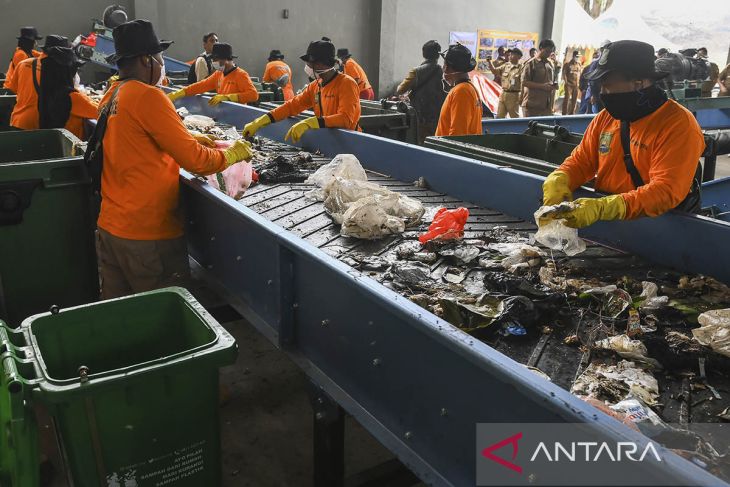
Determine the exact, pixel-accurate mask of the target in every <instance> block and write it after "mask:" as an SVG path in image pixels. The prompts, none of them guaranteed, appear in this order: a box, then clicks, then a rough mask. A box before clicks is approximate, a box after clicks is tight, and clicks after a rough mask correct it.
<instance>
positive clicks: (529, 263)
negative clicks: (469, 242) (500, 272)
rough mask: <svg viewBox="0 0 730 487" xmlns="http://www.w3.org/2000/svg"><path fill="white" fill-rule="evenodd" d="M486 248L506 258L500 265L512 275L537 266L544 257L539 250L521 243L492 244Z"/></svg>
mask: <svg viewBox="0 0 730 487" xmlns="http://www.w3.org/2000/svg"><path fill="white" fill-rule="evenodd" d="M488 248H489V249H490V250H496V251H497V252H499V253H500V254H503V255H506V256H507V257H505V258H504V259H502V261H501V262H500V264H501V265H502V267H504V268H505V269H507V270H508V271H509V272H512V273H515V272H517V271H518V270H519V269H528V268H530V267H537V266H539V265H540V263H541V262H542V258H543V257H544V256H545V254H544V253H543V252H542V250H540V249H539V248H537V247H533V246H532V245H528V244H526V243H522V242H514V243H513V242H507V243H492V244H489V247H488Z"/></svg>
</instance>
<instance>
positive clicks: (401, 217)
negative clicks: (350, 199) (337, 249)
mask: <svg viewBox="0 0 730 487" xmlns="http://www.w3.org/2000/svg"><path fill="white" fill-rule="evenodd" d="M422 215H423V205H421V203H420V202H419V201H416V200H414V199H413V198H409V197H407V196H401V195H399V194H397V193H394V192H392V191H388V192H387V193H386V194H373V195H371V196H367V197H365V198H360V199H359V200H357V201H355V202H354V203H351V204H350V205H349V207H348V208H347V211H345V213H344V214H343V215H342V229H341V230H340V233H341V234H342V235H343V236H345V237H357V238H363V239H368V240H372V239H377V238H382V237H384V236H386V235H392V234H396V233H402V232H403V231H404V230H405V229H406V227H407V226H409V225H413V224H415V223H417V222H419V221H420V219H421V216H422Z"/></svg>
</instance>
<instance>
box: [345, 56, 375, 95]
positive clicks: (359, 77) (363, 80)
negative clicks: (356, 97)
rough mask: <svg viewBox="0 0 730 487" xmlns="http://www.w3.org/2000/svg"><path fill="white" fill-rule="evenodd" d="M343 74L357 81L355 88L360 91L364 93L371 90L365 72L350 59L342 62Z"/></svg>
mask: <svg viewBox="0 0 730 487" xmlns="http://www.w3.org/2000/svg"><path fill="white" fill-rule="evenodd" d="M344 68H345V69H344V70H345V74H346V75H348V76H349V77H351V78H352V79H354V80H355V81H357V86H358V87H359V89H360V91H365V90H367V89H370V88H372V86H371V85H370V81H368V75H367V74H365V70H364V69H362V66H360V65H359V64H358V63H357V61H355V60H354V59H352V58H348V59H346V60H345V61H344Z"/></svg>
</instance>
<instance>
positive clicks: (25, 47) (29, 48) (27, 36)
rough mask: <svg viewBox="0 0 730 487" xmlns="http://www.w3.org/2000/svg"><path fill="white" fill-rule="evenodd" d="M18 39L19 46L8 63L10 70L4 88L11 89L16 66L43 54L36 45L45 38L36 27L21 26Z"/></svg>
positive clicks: (6, 73) (6, 74) (7, 72)
mask: <svg viewBox="0 0 730 487" xmlns="http://www.w3.org/2000/svg"><path fill="white" fill-rule="evenodd" d="M17 39H18V47H16V48H15V52H14V53H13V58H12V59H11V60H10V63H9V64H8V70H7V71H6V72H5V83H3V88H6V89H10V86H9V84H8V83H9V82H10V78H12V77H13V73H14V72H15V68H16V66H18V64H20V63H21V62H22V61H25V60H26V59H28V58H31V57H38V56H40V55H41V53H40V51H36V50H35V47H36V44H37V43H38V41H39V40H41V39H43V36H39V35H38V30H37V29H36V28H35V27H21V28H20V36H19V37H18V38H17Z"/></svg>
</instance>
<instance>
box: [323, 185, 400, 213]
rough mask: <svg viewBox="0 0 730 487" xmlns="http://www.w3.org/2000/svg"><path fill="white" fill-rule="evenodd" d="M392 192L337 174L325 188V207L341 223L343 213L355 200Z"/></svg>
mask: <svg viewBox="0 0 730 487" xmlns="http://www.w3.org/2000/svg"><path fill="white" fill-rule="evenodd" d="M391 193H392V191H390V190H388V189H386V188H384V187H383V186H380V185H378V184H375V183H371V182H368V181H361V180H359V179H345V178H342V177H339V176H336V177H335V178H334V179H333V180H332V181H331V182H330V183H329V184H328V185H327V189H326V190H325V195H326V196H325V199H324V209H325V210H326V211H327V213H328V214H329V215H330V216H331V217H332V219H333V220H334V221H335V223H338V224H341V223H342V217H343V215H344V214H345V212H346V211H347V209H348V208H349V207H350V205H351V204H353V203H354V202H356V201H358V200H361V199H363V198H367V197H368V196H375V195H380V196H386V195H388V194H391Z"/></svg>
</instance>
